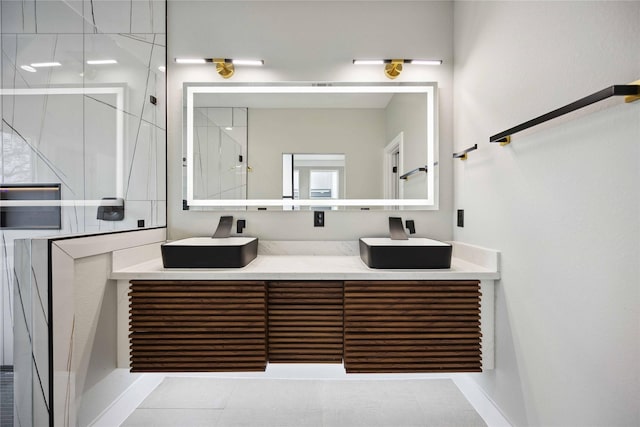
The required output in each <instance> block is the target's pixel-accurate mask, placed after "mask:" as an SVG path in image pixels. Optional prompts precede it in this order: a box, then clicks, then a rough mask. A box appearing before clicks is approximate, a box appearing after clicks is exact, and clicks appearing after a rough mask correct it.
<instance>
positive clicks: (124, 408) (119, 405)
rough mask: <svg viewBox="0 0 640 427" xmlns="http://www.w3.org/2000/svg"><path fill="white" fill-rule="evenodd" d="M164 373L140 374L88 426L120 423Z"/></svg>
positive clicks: (99, 426)
mask: <svg viewBox="0 0 640 427" xmlns="http://www.w3.org/2000/svg"><path fill="white" fill-rule="evenodd" d="M164 378H165V375H164V374H142V375H141V376H140V378H138V379H137V380H136V381H134V383H133V384H131V385H130V386H129V387H128V388H127V389H126V390H125V391H124V392H122V394H121V395H120V396H118V398H117V399H116V400H114V401H113V402H112V403H111V405H109V406H108V407H107V408H106V409H105V410H104V411H102V413H101V414H100V415H98V416H97V417H96V419H95V420H93V421H92V422H91V423H89V426H91V427H113V426H119V425H121V424H122V423H123V422H124V421H125V420H126V419H127V418H128V417H129V415H131V414H132V413H133V411H135V410H136V408H137V407H138V406H140V404H141V403H142V402H143V401H144V399H146V398H147V396H149V394H151V392H152V391H153V390H155V388H156V387H158V386H159V385H160V383H161V382H162V380H164Z"/></svg>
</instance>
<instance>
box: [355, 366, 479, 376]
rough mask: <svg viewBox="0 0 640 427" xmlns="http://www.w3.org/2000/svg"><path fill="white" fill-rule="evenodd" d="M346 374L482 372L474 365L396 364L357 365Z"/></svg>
mask: <svg viewBox="0 0 640 427" xmlns="http://www.w3.org/2000/svg"><path fill="white" fill-rule="evenodd" d="M346 372H347V373H348V374H384V373H407V374H408V373H431V372H482V368H480V367H477V366H474V365H453V366H449V365H447V366H439V367H436V366H422V365H418V366H414V365H411V366H398V365H392V366H387V365H373V364H371V365H358V366H352V367H348V368H346Z"/></svg>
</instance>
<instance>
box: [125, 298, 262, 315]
mask: <svg viewBox="0 0 640 427" xmlns="http://www.w3.org/2000/svg"><path fill="white" fill-rule="evenodd" d="M174 307H175V308H176V309H177V310H190V309H191V308H193V309H194V310H208V309H216V310H263V309H264V307H265V303H264V301H260V302H257V303H251V304H247V303H240V304H231V303H229V304H223V305H218V306H216V305H211V304H203V303H200V302H198V303H180V304H176V303H175V302H172V301H171V300H166V301H164V302H163V303H153V304H149V303H145V302H140V301H136V304H135V310H172V309H173V308H174ZM130 312H131V310H130Z"/></svg>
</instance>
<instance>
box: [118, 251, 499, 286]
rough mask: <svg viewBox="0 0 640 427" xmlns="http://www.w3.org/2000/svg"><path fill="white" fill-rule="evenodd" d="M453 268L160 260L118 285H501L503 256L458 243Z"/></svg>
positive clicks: (299, 258) (272, 258)
mask: <svg viewBox="0 0 640 427" xmlns="http://www.w3.org/2000/svg"><path fill="white" fill-rule="evenodd" d="M453 245H454V253H453V258H452V260H451V268H449V269H424V270H422V269H418V270H414V269H376V268H369V267H368V266H367V265H366V264H365V263H364V262H362V260H361V259H360V257H359V256H353V255H337V256H327V255H258V257H257V258H256V259H254V260H253V261H252V262H251V263H249V265H247V266H246V267H243V268H212V269H188V268H164V267H163V266H162V259H161V258H160V257H157V258H153V259H151V260H149V261H146V262H142V263H139V264H135V265H131V266H128V267H123V268H114V269H113V271H112V273H111V276H110V277H111V279H116V280H474V279H476V280H496V279H499V278H500V273H499V269H498V255H499V254H498V252H496V251H492V250H487V249H484V248H477V247H474V246H471V245H465V244H458V243H455V242H454V243H453Z"/></svg>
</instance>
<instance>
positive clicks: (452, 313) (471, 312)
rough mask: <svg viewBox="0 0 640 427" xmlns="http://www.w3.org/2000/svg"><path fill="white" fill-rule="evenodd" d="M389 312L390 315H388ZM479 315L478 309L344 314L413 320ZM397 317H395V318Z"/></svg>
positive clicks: (377, 311)
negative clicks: (417, 318)
mask: <svg viewBox="0 0 640 427" xmlns="http://www.w3.org/2000/svg"><path fill="white" fill-rule="evenodd" d="M389 312H390V313H389ZM479 314H480V309H479V308H472V309H458V310H398V309H396V310H367V309H365V308H362V309H358V310H357V312H355V313H348V314H347V313H345V316H344V317H345V319H358V318H364V319H374V320H375V318H376V317H386V316H389V315H391V316H394V317H401V316H405V317H407V318H411V319H414V318H416V317H421V316H476V315H479ZM396 315H397V316H396Z"/></svg>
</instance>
